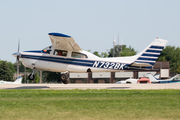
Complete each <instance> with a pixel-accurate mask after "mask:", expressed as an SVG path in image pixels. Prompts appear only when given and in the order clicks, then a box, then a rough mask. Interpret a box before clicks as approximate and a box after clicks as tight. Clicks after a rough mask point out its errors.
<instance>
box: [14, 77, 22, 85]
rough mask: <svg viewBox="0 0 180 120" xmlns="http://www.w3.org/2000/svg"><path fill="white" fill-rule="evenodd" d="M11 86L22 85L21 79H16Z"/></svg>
mask: <svg viewBox="0 0 180 120" xmlns="http://www.w3.org/2000/svg"><path fill="white" fill-rule="evenodd" d="M13 84H22V77H18V78H17V79H16V80H15V81H14V82H13Z"/></svg>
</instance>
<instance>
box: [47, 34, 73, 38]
mask: <svg viewBox="0 0 180 120" xmlns="http://www.w3.org/2000/svg"><path fill="white" fill-rule="evenodd" d="M48 34H49V35H52V36H58V37H69V38H71V36H69V35H65V34H62V33H48Z"/></svg>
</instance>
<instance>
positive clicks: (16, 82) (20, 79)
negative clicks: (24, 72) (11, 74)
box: [0, 77, 22, 84]
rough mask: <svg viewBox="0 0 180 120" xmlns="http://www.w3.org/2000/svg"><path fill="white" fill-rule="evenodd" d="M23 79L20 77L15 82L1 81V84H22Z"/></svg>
mask: <svg viewBox="0 0 180 120" xmlns="http://www.w3.org/2000/svg"><path fill="white" fill-rule="evenodd" d="M21 82H22V77H18V78H17V79H16V80H15V81H14V82H8V81H3V80H0V84H22V83H21Z"/></svg>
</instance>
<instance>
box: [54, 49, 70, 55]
mask: <svg viewBox="0 0 180 120" xmlns="http://www.w3.org/2000/svg"><path fill="white" fill-rule="evenodd" d="M54 55H57V56H67V51H64V50H54Z"/></svg>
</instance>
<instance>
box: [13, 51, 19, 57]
mask: <svg viewBox="0 0 180 120" xmlns="http://www.w3.org/2000/svg"><path fill="white" fill-rule="evenodd" d="M12 55H13V56H14V57H17V56H20V53H19V52H15V53H13V54H12Z"/></svg>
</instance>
